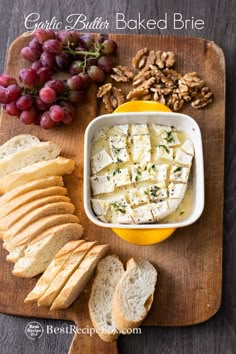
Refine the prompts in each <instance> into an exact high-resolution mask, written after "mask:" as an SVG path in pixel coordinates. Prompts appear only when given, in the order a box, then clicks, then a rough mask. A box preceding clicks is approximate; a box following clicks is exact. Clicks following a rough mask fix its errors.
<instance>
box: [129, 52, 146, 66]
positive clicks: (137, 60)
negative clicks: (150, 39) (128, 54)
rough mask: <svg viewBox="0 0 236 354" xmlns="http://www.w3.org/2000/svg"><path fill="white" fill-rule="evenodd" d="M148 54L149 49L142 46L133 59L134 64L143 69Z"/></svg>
mask: <svg viewBox="0 0 236 354" xmlns="http://www.w3.org/2000/svg"><path fill="white" fill-rule="evenodd" d="M147 55H148V49H147V48H142V49H140V50H139V51H138V52H137V53H136V54H135V56H134V57H133V59H132V65H133V67H134V68H136V69H142V68H143V67H144V65H145V63H146V60H147Z"/></svg>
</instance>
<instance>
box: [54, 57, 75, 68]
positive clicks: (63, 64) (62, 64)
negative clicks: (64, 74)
mask: <svg viewBox="0 0 236 354" xmlns="http://www.w3.org/2000/svg"><path fill="white" fill-rule="evenodd" d="M55 60H56V64H57V66H58V68H59V69H60V70H61V71H67V70H68V68H69V66H70V62H71V59H70V57H69V55H68V54H67V53H62V54H60V55H56V57H55Z"/></svg>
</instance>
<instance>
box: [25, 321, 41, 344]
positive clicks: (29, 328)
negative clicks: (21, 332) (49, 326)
mask: <svg viewBox="0 0 236 354" xmlns="http://www.w3.org/2000/svg"><path fill="white" fill-rule="evenodd" d="M43 332H44V329H43V326H42V325H41V323H39V322H37V321H32V322H29V323H27V325H26V326H25V334H26V337H28V338H29V339H32V340H36V339H39V338H41V337H42V335H43Z"/></svg>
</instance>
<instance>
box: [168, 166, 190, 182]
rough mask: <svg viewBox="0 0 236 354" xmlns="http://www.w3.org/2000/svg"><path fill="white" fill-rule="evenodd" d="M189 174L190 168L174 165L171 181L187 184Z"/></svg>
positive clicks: (171, 171)
mask: <svg viewBox="0 0 236 354" xmlns="http://www.w3.org/2000/svg"><path fill="white" fill-rule="evenodd" d="M189 172H190V169H189V168H188V167H183V166H178V165H173V166H172V167H171V170H170V181H171V182H182V183H187V182H188V176H189Z"/></svg>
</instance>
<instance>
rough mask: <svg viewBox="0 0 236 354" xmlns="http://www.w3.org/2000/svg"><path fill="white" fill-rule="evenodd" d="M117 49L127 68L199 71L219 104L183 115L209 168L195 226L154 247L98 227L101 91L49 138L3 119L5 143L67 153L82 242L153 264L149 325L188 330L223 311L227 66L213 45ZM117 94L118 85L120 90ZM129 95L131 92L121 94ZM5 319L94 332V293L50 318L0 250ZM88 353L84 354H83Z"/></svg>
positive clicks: (79, 340) (158, 43) (12, 53)
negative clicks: (96, 140) (89, 154)
mask: <svg viewBox="0 0 236 354" xmlns="http://www.w3.org/2000/svg"><path fill="white" fill-rule="evenodd" d="M111 37H112V38H113V39H114V40H116V41H117V43H118V45H119V59H118V62H119V63H122V64H129V65H130V62H131V59H132V57H133V55H134V53H136V51H137V50H138V49H140V48H143V47H148V48H149V49H154V50H158V49H162V50H171V51H174V52H175V53H176V54H177V70H178V71H180V72H185V73H186V72H191V71H197V72H198V73H199V74H200V75H201V76H202V77H203V78H204V79H205V81H206V83H207V85H209V87H210V88H211V89H212V91H213V92H214V95H215V99H214V103H213V104H211V105H209V106H208V107H207V108H205V109H203V110H195V109H193V108H191V107H189V105H187V107H185V108H184V110H183V112H184V113H187V114H189V115H191V116H192V117H193V118H195V119H196V121H197V122H198V124H199V125H200V128H201V132H202V136H203V145H204V160H205V187H206V202H205V210H204V213H203V215H202V216H201V218H200V219H199V220H198V221H197V222H196V223H195V224H194V225H192V226H189V227H186V228H183V229H180V230H178V231H176V232H175V234H174V235H173V236H172V237H171V238H169V239H168V240H167V241H165V242H162V243H160V244H156V245H153V246H136V245H131V244H128V243H127V242H125V241H123V240H121V239H119V238H118V237H117V236H116V235H115V234H114V233H113V232H112V231H111V230H109V229H105V228H100V227H97V226H95V225H93V224H92V223H91V222H90V221H89V220H88V219H87V217H86V215H85V213H84V210H83V192H82V190H83V189H82V187H83V136H84V131H85V128H86V126H87V125H88V123H89V122H90V121H91V120H92V119H93V118H94V117H96V116H97V115H99V114H101V113H104V112H105V109H104V107H102V105H101V103H99V102H97V100H96V87H95V86H93V87H91V89H90V91H89V95H88V99H87V102H85V103H84V104H81V105H80V107H79V108H78V116H77V121H76V122H74V123H73V124H72V125H70V126H68V127H66V126H63V127H59V128H56V129H52V130H50V131H45V130H42V129H41V128H40V127H38V126H24V125H23V124H21V123H20V122H19V120H18V119H17V118H13V117H8V116H7V114H6V113H5V112H2V115H1V131H0V143H1V144H2V143H4V142H5V141H6V140H8V139H9V138H11V137H13V136H15V135H17V134H22V133H29V134H34V135H37V136H38V137H39V138H40V139H42V140H52V141H54V142H56V143H58V144H59V145H60V146H61V147H62V155H63V156H65V157H68V158H72V159H74V160H75V161H76V170H75V172H74V173H73V174H72V175H71V176H68V177H66V178H65V182H66V185H67V187H68V189H69V195H70V197H71V199H72V201H73V202H74V204H75V205H76V211H77V214H78V215H79V217H80V218H81V222H82V224H83V226H84V228H85V238H86V239H89V240H95V239H96V240H98V241H99V242H100V243H110V244H111V252H112V253H113V252H114V253H116V254H117V255H119V257H120V258H121V259H122V260H123V261H124V262H126V261H127V260H128V259H129V258H130V257H131V256H141V257H144V258H146V259H148V260H149V261H151V262H152V263H153V264H154V265H155V267H156V268H157V269H158V270H159V272H160V277H159V279H158V285H157V290H156V295H155V299H154V303H153V306H152V308H151V311H150V314H149V315H148V317H147V319H146V320H145V322H144V325H159V326H184V325H191V324H196V323H199V322H203V321H206V320H207V319H209V318H210V317H211V316H213V315H214V314H215V313H216V312H217V310H218V309H219V307H220V303H221V281H222V237H223V233H222V230H223V227H222V224H223V176H224V125H225V63H224V55H223V53H222V50H221V49H220V48H219V47H218V46H217V45H216V44H215V43H213V42H210V41H206V40H204V39H197V38H185V37H169V36H151V35H111ZM28 41H29V38H24V37H19V38H18V39H17V40H16V41H15V42H14V43H13V44H12V45H11V47H10V49H9V52H8V57H7V64H6V71H7V72H8V73H10V74H11V75H13V76H16V77H17V73H18V71H19V69H20V68H21V67H24V66H27V63H26V62H25V61H24V60H22V59H21V58H20V56H19V53H20V49H21V48H22V47H23V46H24V45H25V44H26V43H27V42H28ZM116 86H117V85H116ZM122 87H123V88H125V89H126V90H127V87H126V86H125V85H124V84H123V86H122ZM0 252H1V257H0V262H1V264H0V282H1V287H0V311H1V312H2V313H7V314H12V315H20V316H33V317H44V318H53V319H68V320H73V321H75V322H76V323H77V324H78V326H80V327H86V326H87V325H88V326H91V323H90V320H89V318H88V313H87V298H88V293H89V291H87V292H85V293H83V294H82V295H81V297H80V298H79V299H78V301H76V302H75V303H74V304H73V306H71V307H70V308H69V309H67V310H63V311H54V312H49V310H48V309H47V308H37V306H33V305H26V304H24V301H23V300H24V298H25V297H26V295H27V294H28V292H30V290H31V289H32V288H33V287H34V285H35V283H36V280H37V279H35V278H34V279H20V278H16V277H13V275H12V273H11V270H12V265H11V264H9V263H7V262H6V261H5V257H6V252H5V251H4V250H3V249H2V247H1V248H0ZM78 348H79V349H80V350H81V349H82V348H86V353H116V352H117V351H116V350H117V349H116V345H115V344H105V343H103V342H102V341H101V340H100V339H99V338H98V337H97V336H96V335H95V336H93V338H92V339H91V338H90V337H89V336H88V335H76V336H75V338H74V341H73V343H72V345H71V349H70V352H71V353H72V352H76V351H77V350H78ZM82 352H85V351H82Z"/></svg>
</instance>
